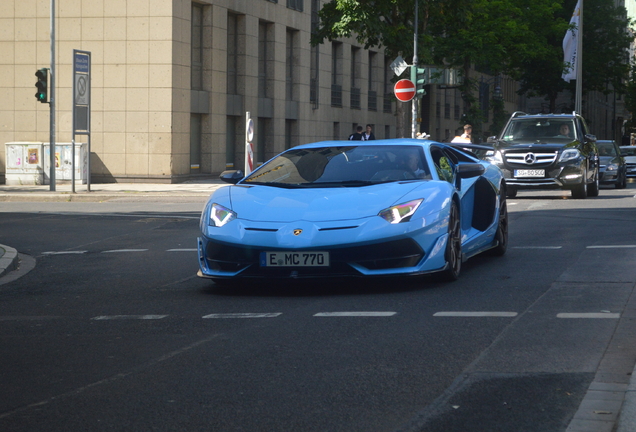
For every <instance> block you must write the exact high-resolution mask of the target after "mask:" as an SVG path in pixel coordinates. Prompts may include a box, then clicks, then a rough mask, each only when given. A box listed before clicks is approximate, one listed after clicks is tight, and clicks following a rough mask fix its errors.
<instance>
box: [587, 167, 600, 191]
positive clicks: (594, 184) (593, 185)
mask: <svg viewBox="0 0 636 432" xmlns="http://www.w3.org/2000/svg"><path fill="white" fill-rule="evenodd" d="M599 183H600V182H599V179H598V170H597V171H595V172H594V181H593V182H592V183H590V184H589V185H588V186H587V196H589V197H597V196H598V192H599V189H600V185H599Z"/></svg>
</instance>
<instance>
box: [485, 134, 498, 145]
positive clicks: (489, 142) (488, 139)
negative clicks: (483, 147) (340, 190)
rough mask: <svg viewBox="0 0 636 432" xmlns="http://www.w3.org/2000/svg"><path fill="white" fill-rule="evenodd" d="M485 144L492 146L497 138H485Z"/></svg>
mask: <svg viewBox="0 0 636 432" xmlns="http://www.w3.org/2000/svg"><path fill="white" fill-rule="evenodd" d="M486 142H487V143H488V144H494V143H496V142H497V137H496V136H489V137H488V138H486Z"/></svg>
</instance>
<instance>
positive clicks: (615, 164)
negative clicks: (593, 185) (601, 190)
mask: <svg viewBox="0 0 636 432" xmlns="http://www.w3.org/2000/svg"><path fill="white" fill-rule="evenodd" d="M596 147H598V155H599V158H600V166H599V175H600V181H601V184H609V185H612V184H613V185H614V187H615V188H616V189H624V188H626V187H627V165H625V158H624V157H623V156H622V155H621V149H620V148H619V147H618V144H616V141H614V140H598V141H596Z"/></svg>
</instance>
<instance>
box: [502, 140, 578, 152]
mask: <svg viewBox="0 0 636 432" xmlns="http://www.w3.org/2000/svg"><path fill="white" fill-rule="evenodd" d="M576 144H577V143H576V141H575V142H569V143H546V144H544V143H537V142H536V141H528V142H521V143H509V142H503V141H499V142H497V143H496V144H495V148H496V149H497V150H501V151H503V152H508V151H513V152H514V151H532V152H536V153H539V152H557V151H559V150H562V149H564V148H566V147H574V146H576Z"/></svg>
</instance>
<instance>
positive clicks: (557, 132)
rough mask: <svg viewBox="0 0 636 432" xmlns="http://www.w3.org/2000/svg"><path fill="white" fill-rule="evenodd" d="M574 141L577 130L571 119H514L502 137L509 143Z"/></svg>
mask: <svg viewBox="0 0 636 432" xmlns="http://www.w3.org/2000/svg"><path fill="white" fill-rule="evenodd" d="M574 139H576V136H575V128H574V123H573V121H572V120H571V119H546V118H540V119H536V118H518V119H513V120H512V121H511V122H510V123H509V124H508V127H507V128H506V130H505V131H504V133H503V135H502V140H503V141H505V142H509V143H522V142H525V143H527V142H534V143H550V142H552V143H554V142H568V141H572V140H574Z"/></svg>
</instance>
